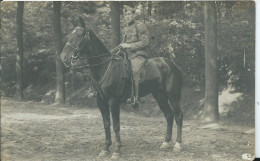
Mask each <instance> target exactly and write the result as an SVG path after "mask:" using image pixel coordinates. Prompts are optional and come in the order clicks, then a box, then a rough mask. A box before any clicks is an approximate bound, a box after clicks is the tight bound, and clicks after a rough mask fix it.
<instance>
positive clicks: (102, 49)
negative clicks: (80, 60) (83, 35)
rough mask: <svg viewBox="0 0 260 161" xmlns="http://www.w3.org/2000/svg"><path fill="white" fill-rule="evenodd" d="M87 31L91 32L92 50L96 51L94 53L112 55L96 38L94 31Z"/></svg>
mask: <svg viewBox="0 0 260 161" xmlns="http://www.w3.org/2000/svg"><path fill="white" fill-rule="evenodd" d="M87 31H88V32H89V36H90V40H91V45H92V48H93V49H94V51H96V52H97V53H96V54H105V53H107V54H108V53H110V52H109V50H108V49H107V48H106V46H105V45H104V43H103V42H102V41H101V40H100V39H99V38H98V37H97V36H96V34H95V33H94V32H93V31H92V30H90V29H88V30H87Z"/></svg>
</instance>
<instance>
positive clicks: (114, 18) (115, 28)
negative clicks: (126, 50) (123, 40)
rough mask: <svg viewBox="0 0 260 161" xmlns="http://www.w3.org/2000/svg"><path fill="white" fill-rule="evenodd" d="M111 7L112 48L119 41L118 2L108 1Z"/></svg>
mask: <svg viewBox="0 0 260 161" xmlns="http://www.w3.org/2000/svg"><path fill="white" fill-rule="evenodd" d="M110 8H111V33H112V35H111V37H112V48H114V47H116V46H117V45H118V44H119V43H120V6H119V2H117V1H113V2H111V3H110Z"/></svg>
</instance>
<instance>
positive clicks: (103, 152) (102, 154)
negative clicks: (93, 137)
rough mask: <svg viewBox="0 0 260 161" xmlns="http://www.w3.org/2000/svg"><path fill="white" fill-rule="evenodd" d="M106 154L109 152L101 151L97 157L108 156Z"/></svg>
mask: <svg viewBox="0 0 260 161" xmlns="http://www.w3.org/2000/svg"><path fill="white" fill-rule="evenodd" d="M108 154H109V152H108V151H106V150H101V152H100V153H99V155H98V156H99V157H106V156H108Z"/></svg>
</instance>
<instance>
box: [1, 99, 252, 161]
mask: <svg viewBox="0 0 260 161" xmlns="http://www.w3.org/2000/svg"><path fill="white" fill-rule="evenodd" d="M120 117H121V141H122V145H123V147H122V148H121V158H120V159H119V160H122V161H124V160H126V161H132V160H133V161H158V160H162V161H171V160H176V161H178V160H181V161H190V160H191V161H193V160H194V161H209V160H210V161H232V160H234V161H238V160H243V159H242V155H243V154H245V153H249V154H251V155H253V154H254V140H255V139H254V128H253V127H248V126H234V125H233V126H231V125H225V123H223V122H220V123H218V124H206V123H200V122H198V121H194V120H184V125H183V143H182V147H183V149H182V152H180V153H174V152H173V150H172V148H171V149H168V150H165V151H162V150H160V145H161V143H162V142H163V140H164V136H165V131H166V121H165V118H164V117H162V115H160V116H155V117H144V116H143V115H140V114H138V113H133V112H126V111H124V110H122V111H121V115H120ZM1 124H2V126H1V152H2V153H1V157H2V160H3V161H10V160H14V161H20V160H30V161H40V160H48V161H59V160H73V161H77V160H80V161H84V160H86V161H95V160H110V157H111V154H110V156H109V157H107V158H99V157H98V154H99V152H100V151H101V149H102V146H103V145H104V142H105V140H104V138H105V134H104V128H103V123H102V118H101V114H100V112H99V110H98V109H97V108H86V107H85V108H82V107H75V106H68V105H64V106H60V105H59V106H57V105H47V104H44V103H35V102H18V101H15V100H13V99H10V98H2V100H1ZM111 131H112V128H111ZM112 137H113V140H112V141H113V143H114V133H113V131H112ZM175 137H176V125H174V129H173V140H175ZM113 149H114V144H113V145H112V146H111V151H112V150H113Z"/></svg>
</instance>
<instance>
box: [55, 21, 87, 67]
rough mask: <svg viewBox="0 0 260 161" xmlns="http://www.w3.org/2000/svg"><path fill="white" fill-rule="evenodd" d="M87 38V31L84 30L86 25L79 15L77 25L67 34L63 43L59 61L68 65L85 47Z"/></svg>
mask: <svg viewBox="0 0 260 161" xmlns="http://www.w3.org/2000/svg"><path fill="white" fill-rule="evenodd" d="M88 39H89V32H86V27H85V23H84V21H83V19H82V18H81V17H80V18H79V21H78V25H77V26H76V27H75V29H74V30H73V31H72V32H71V33H70V34H69V37H68V41H67V43H66V44H65V46H64V48H63V50H62V53H61V55H60V57H61V61H62V62H63V63H64V64H65V65H66V66H67V67H69V66H70V65H71V63H72V61H73V59H75V58H77V57H78V56H79V55H80V54H81V52H82V51H83V50H84V48H85V47H86V44H87V41H88Z"/></svg>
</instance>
